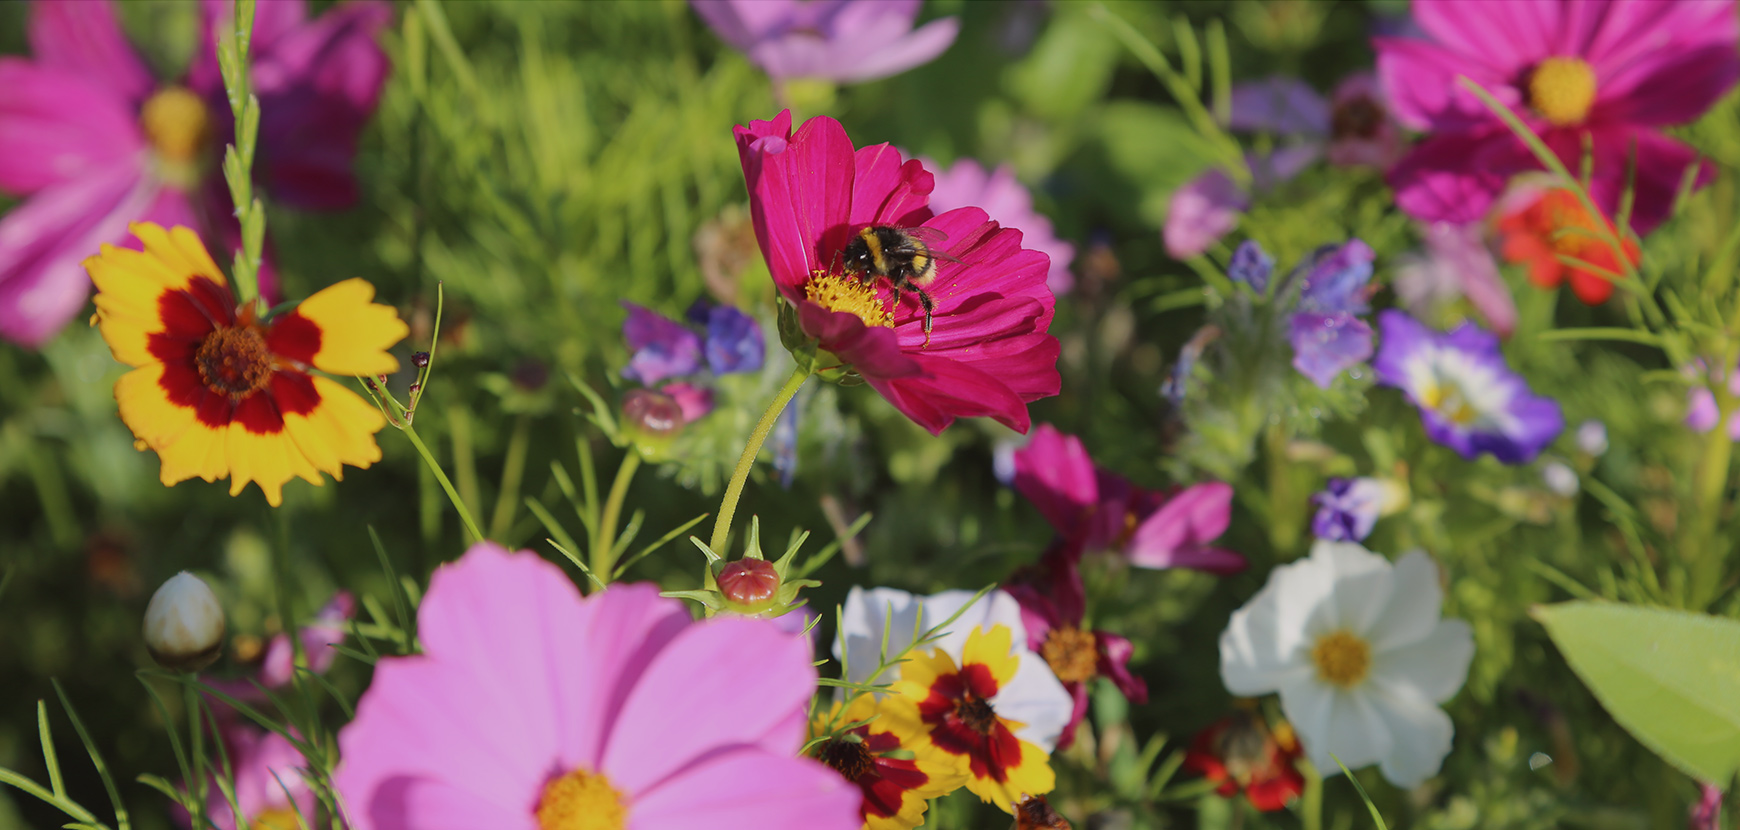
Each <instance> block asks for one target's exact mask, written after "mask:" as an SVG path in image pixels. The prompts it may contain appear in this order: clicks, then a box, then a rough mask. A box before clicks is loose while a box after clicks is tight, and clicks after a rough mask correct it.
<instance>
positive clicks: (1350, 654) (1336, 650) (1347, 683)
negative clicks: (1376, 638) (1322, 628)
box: [1311, 629, 1371, 689]
mask: <svg viewBox="0 0 1740 830" xmlns="http://www.w3.org/2000/svg"><path fill="white" fill-rule="evenodd" d="M1311 662H1313V663H1315V664H1317V677H1318V679H1320V680H1322V681H1324V682H1325V683H1329V684H1332V685H1335V686H1340V687H1341V688H1343V689H1351V688H1353V687H1354V686H1358V685H1359V684H1360V683H1361V682H1363V681H1364V680H1365V677H1366V674H1367V673H1368V672H1369V671H1370V670H1371V644H1370V643H1367V642H1366V641H1365V638H1363V637H1360V636H1359V635H1358V634H1354V633H1353V632H1351V631H1348V630H1346V629H1342V630H1339V631H1335V632H1332V633H1330V634H1326V635H1324V636H1322V637H1319V638H1318V639H1317V645H1315V646H1313V647H1312V649H1311Z"/></svg>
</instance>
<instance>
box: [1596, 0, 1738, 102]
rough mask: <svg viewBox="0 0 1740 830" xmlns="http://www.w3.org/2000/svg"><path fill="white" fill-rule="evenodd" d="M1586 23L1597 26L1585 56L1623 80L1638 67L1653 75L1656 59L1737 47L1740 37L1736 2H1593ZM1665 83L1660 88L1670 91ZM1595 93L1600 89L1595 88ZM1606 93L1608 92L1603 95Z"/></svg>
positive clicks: (1606, 74)
mask: <svg viewBox="0 0 1740 830" xmlns="http://www.w3.org/2000/svg"><path fill="white" fill-rule="evenodd" d="M1588 6H1589V14H1588V17H1589V18H1590V20H1589V24H1588V26H1589V27H1591V28H1593V30H1594V31H1593V32H1592V33H1591V34H1588V35H1586V37H1587V38H1588V40H1587V46H1586V47H1585V48H1584V49H1582V50H1580V52H1581V54H1582V55H1583V56H1584V57H1585V58H1586V59H1587V60H1588V61H1589V63H1590V64H1591V65H1592V66H1593V67H1594V69H1595V75H1596V77H1597V78H1598V79H1602V80H1603V81H1606V82H1608V83H1612V81H1608V80H1607V79H1617V78H1622V77H1625V76H1627V75H1630V74H1633V73H1634V72H1636V71H1639V70H1641V71H1643V72H1645V73H1650V72H1651V70H1652V67H1651V65H1652V64H1655V63H1656V62H1657V61H1662V60H1670V61H1671V60H1673V59H1674V58H1675V56H1677V55H1682V54H1687V53H1692V52H1699V51H1702V50H1703V49H1705V48H1707V47H1710V46H1721V45H1725V46H1726V47H1727V48H1728V49H1730V50H1731V49H1733V48H1734V42H1735V39H1736V38H1737V37H1740V20H1737V19H1736V17H1735V14H1734V3H1733V0H1683V2H1677V3H1654V2H1637V1H1636V0H1633V2H1613V0H1608V2H1603V3H1600V4H1596V3H1590V4H1588ZM1673 89H1674V87H1672V86H1669V87H1663V88H1662V90H1658V91H1672V90H1673ZM1596 92H1597V93H1598V94H1599V93H1601V89H1600V88H1599V87H1597V89H1596ZM1603 97H1605V96H1603Z"/></svg>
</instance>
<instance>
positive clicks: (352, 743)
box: [334, 542, 861, 830]
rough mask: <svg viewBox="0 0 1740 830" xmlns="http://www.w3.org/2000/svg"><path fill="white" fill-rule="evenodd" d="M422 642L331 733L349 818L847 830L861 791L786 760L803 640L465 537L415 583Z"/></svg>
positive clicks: (800, 722) (402, 826) (654, 829)
mask: <svg viewBox="0 0 1740 830" xmlns="http://www.w3.org/2000/svg"><path fill="white" fill-rule="evenodd" d="M417 620H418V632H419V635H420V636H421V639H422V641H423V652H424V653H423V654H422V655H420V656H416V657H404V658H387V659H383V660H382V661H381V662H380V663H379V665H377V666H376V668H375V677H374V683H373V685H371V686H370V688H369V690H368V691H367V692H366V693H365V694H364V695H363V698H362V700H361V701H360V702H359V703H358V705H357V716H356V719H355V720H354V721H352V722H351V723H350V725H348V726H346V727H345V728H344V730H343V731H342V732H341V733H340V734H339V738H338V743H339V749H340V751H341V753H342V757H343V759H344V760H343V763H342V765H341V766H340V767H339V770H338V772H337V774H336V775H335V777H334V783H335V785H336V787H337V789H338V792H339V794H340V795H341V796H342V797H343V802H344V804H345V806H346V811H347V814H348V815H347V818H348V820H349V824H350V826H351V827H354V828H357V830H413V829H414V828H444V827H488V828H494V829H495V830H516V828H517V829H518V830H539V828H559V827H593V828H610V829H611V830H622V828H634V830H665V829H666V828H668V829H669V830H689V828H695V827H707V828H717V829H718V830H781V829H782V828H791V830H799V829H800V828H801V829H802V830H811V829H812V828H815V829H816V830H856V828H857V827H858V826H859V825H860V823H861V821H860V819H859V816H858V801H859V795H858V789H857V788H856V787H853V786H850V785H848V784H847V783H846V782H845V780H844V779H842V778H841V777H840V776H839V775H838V774H836V773H835V772H833V771H832V770H830V769H828V768H827V767H824V766H822V765H821V764H819V763H816V762H815V761H811V760H808V759H805V758H799V757H797V751H798V748H799V747H800V745H802V743H803V741H804V735H805V716H806V713H807V710H808V706H809V703H810V698H811V696H812V695H813V694H814V693H815V690H816V672H815V668H814V666H812V665H811V663H810V660H811V657H810V647H809V643H808V642H806V641H805V640H804V639H803V638H800V637H793V636H791V635H790V634H787V633H786V632H784V631H781V630H780V629H779V627H777V626H775V625H774V624H772V623H770V622H767V621H765V620H756V619H747V618H730V619H726V618H719V619H713V620H707V621H704V622H694V621H692V620H691V619H690V617H689V613H688V611H687V610H685V609H684V607H683V606H682V604H681V603H680V602H678V601H676V600H672V599H667V598H663V597H660V596H659V595H658V588H657V586H654V585H650V584H642V585H614V586H612V587H611V588H610V589H609V590H606V591H603V592H601V593H598V594H594V595H592V596H590V597H585V598H582V597H581V596H580V594H579V592H578V591H577V590H575V588H574V584H573V583H572V582H570V581H569V580H568V578H567V577H566V576H565V575H563V573H562V571H561V570H560V569H559V568H557V567H556V566H555V565H552V564H550V563H548V562H545V561H544V560H542V559H540V558H538V557H537V556H535V555H533V554H531V553H523V552H522V553H509V552H508V551H506V550H504V549H502V548H501V547H498V546H496V545H493V544H490V543H487V542H486V543H480V544H477V545H473V546H472V548H471V549H470V550H469V551H467V552H466V554H465V556H464V557H463V558H461V559H460V560H459V561H458V562H456V563H453V564H450V565H445V566H443V567H442V568H440V569H439V570H437V571H436V572H435V575H434V577H433V578H432V579H431V580H430V585H429V592H428V594H427V595H426V596H425V598H424V599H423V603H422V606H421V607H420V608H419V609H418V613H417Z"/></svg>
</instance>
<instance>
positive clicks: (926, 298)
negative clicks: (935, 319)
mask: <svg viewBox="0 0 1740 830" xmlns="http://www.w3.org/2000/svg"><path fill="white" fill-rule="evenodd" d="M912 290H913V292H914V293H916V294H917V295H918V302H919V304H920V305H922V306H924V345H926V346H929V345H930V324H931V312H933V311H935V310H936V303H935V302H934V301H932V300H931V298H930V295H929V294H926V293H925V292H924V289H922V288H918V287H916V286H915V287H914V288H913V289H912Z"/></svg>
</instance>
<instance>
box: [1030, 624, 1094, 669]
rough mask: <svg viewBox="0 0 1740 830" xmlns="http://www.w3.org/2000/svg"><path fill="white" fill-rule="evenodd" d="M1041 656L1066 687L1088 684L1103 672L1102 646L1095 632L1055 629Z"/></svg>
mask: <svg viewBox="0 0 1740 830" xmlns="http://www.w3.org/2000/svg"><path fill="white" fill-rule="evenodd" d="M1039 654H1040V656H1041V657H1044V658H1045V662H1046V663H1047V664H1049V665H1050V666H1051V671H1052V673H1053V674H1055V675H1057V679H1058V680H1060V681H1062V682H1064V683H1085V682H1087V681H1088V680H1091V679H1093V676H1094V674H1096V673H1097V672H1098V670H1099V660H1100V657H1099V645H1098V641H1096V640H1095V639H1094V635H1093V634H1092V633H1091V632H1087V631H1082V630H1081V629H1079V628H1076V627H1075V626H1073V625H1066V626H1061V627H1059V628H1053V629H1051V633H1050V634H1047V635H1046V636H1045V644H1044V645H1042V646H1040V648H1039Z"/></svg>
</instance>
